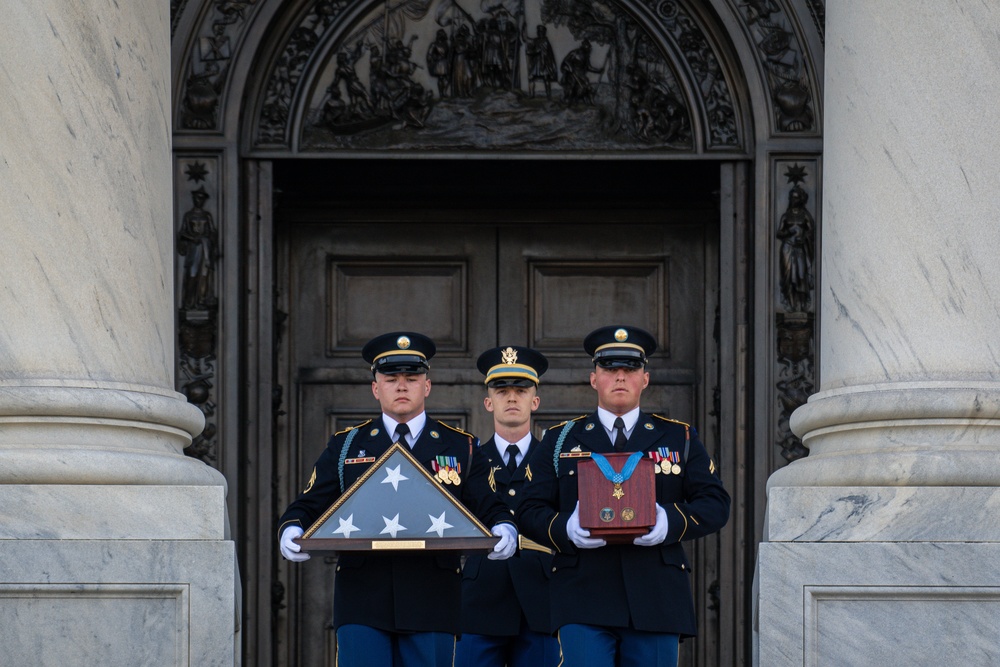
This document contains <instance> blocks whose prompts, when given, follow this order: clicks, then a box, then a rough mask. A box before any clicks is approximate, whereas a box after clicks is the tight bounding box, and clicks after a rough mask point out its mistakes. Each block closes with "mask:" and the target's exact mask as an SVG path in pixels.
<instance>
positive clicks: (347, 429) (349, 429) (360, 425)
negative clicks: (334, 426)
mask: <svg viewBox="0 0 1000 667" xmlns="http://www.w3.org/2000/svg"><path fill="white" fill-rule="evenodd" d="M372 421H373V420H372V419H368V420H366V421H363V422H361V423H360V424H355V425H354V426H348V427H347V428H345V429H344V430H343V431H337V432H336V433H334V435H340V434H341V433H347V432H348V431H353V430H354V429H356V428H362V427H363V426H367V425H368V424H371V423H372Z"/></svg>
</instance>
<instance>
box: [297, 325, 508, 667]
mask: <svg viewBox="0 0 1000 667" xmlns="http://www.w3.org/2000/svg"><path fill="white" fill-rule="evenodd" d="M434 352H435V345H434V342H433V341H431V339H430V338H428V337H427V336H423V335H421V334H418V333H413V332H395V333H390V334H384V335H382V336H378V337H376V338H374V339H372V340H371V341H369V342H368V344H367V345H365V347H364V348H363V349H362V351H361V355H362V356H363V357H364V359H365V361H367V362H368V363H369V364H371V372H372V375H373V381H372V394H373V395H374V397H375V399H376V400H377V401H378V402H379V405H380V406H381V408H382V414H381V415H380V416H379V417H376V418H374V419H370V420H368V421H366V422H364V423H362V424H358V425H357V426H354V427H352V428H349V429H346V430H344V431H341V432H339V433H336V434H334V435H333V436H332V437H331V438H330V441H329V442H328V443H327V446H326V449H325V450H324V452H323V454H322V455H321V456H320V457H319V460H318V461H317V462H316V464H315V466H314V467H313V471H312V476H311V478H310V479H309V482H308V484H307V486H306V488H305V490H304V491H303V492H302V493H301V494H300V495H299V497H298V498H297V499H296V500H295V501H294V502H293V503H292V504H291V505H289V507H288V509H287V510H285V513H284V514H283V515H282V517H281V519H280V523H279V525H280V527H279V528H278V535H279V541H280V548H281V554H282V555H283V556H284V557H285V558H286V559H288V560H290V561H295V562H298V561H303V560H307V559H308V558H309V554H308V553H305V552H303V551H302V550H301V547H300V545H299V544H297V543H296V542H294V541H293V540H294V539H295V538H297V537H300V536H301V535H302V534H303V532H304V530H305V529H306V528H308V527H309V526H310V525H311V524H312V523H313V522H314V521H316V519H317V518H319V517H320V515H321V514H323V512H325V511H326V509H327V508H328V507H330V506H331V505H332V504H333V503H334V502H335V501H336V500H337V499H338V498H339V497H340V495H341V494H342V493H344V491H345V490H347V489H348V488H350V487H351V485H352V484H353V483H354V482H355V481H356V480H358V479H359V478H361V477H362V475H364V473H365V471H367V470H368V469H369V467H370V466H371V465H372V464H373V463H374V462H375V461H376V459H377V458H378V457H379V456H381V455H382V454H383V453H385V452H386V451H387V450H388V449H389V448H390V447H391V446H392V445H393V444H394V443H396V442H399V443H400V444H401V445H405V446H406V447H408V448H409V449H410V453H411V454H412V455H413V457H414V458H416V459H417V460H418V461H419V462H420V463H421V464H423V466H424V467H425V468H426V469H427V470H428V471H429V472H430V473H432V474H433V475H435V476H436V478H437V479H438V480H439V481H440V482H441V484H442V485H443V486H444V488H446V489H448V491H450V492H451V493H452V495H454V496H455V497H456V498H457V499H458V500H460V501H461V502H462V503H463V504H464V505H465V506H466V507H467V508H468V509H469V510H470V511H471V512H472V513H473V514H475V515H476V516H477V517H478V518H479V520H480V521H482V522H483V524H485V525H486V526H492V533H493V534H494V535H496V536H497V537H500V541H499V542H498V543H497V544H496V546H495V547H494V549H493V551H492V552H491V553H490V554H489V558H491V559H498V560H502V559H505V558H509V557H510V556H511V555H513V553H514V551H515V549H516V547H517V537H518V535H517V529H516V527H515V526H514V523H513V521H512V517H511V515H510V510H508V509H507V507H506V506H505V505H504V504H503V503H501V502H500V501H499V500H498V499H497V497H496V496H495V495H494V493H493V491H492V490H491V489H490V487H489V485H488V482H487V479H488V468H487V465H486V462H485V460H484V459H482V458H481V455H480V454H479V451H478V450H479V447H478V445H479V441H478V439H477V438H476V437H475V436H473V435H470V434H468V433H465V432H464V431H460V430H458V429H456V428H454V427H452V426H449V425H448V424H446V423H444V422H441V421H435V420H431V419H430V418H428V417H427V415H426V414H425V412H424V401H425V399H426V397H427V396H428V395H429V394H430V391H431V381H430V379H429V378H428V377H427V371H428V368H429V363H428V362H429V361H430V359H431V357H432V356H434ZM460 563H461V560H460V554H459V552H457V551H436V552H407V551H396V552H392V551H385V552H379V551H343V552H341V553H340V556H339V559H338V563H337V575H336V581H335V583H334V591H333V601H334V609H333V623H334V626H335V628H336V631H337V664H338V665H340V667H366V666H368V665H401V666H403V667H451V665H452V663H453V658H454V652H455V641H456V635H458V634H459V632H460V627H459V610H460V605H461V569H460Z"/></svg>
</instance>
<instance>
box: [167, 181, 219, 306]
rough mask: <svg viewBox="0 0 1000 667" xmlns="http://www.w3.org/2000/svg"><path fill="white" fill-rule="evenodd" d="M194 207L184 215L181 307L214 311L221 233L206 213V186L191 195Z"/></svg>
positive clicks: (179, 244) (180, 243)
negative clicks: (216, 266)
mask: <svg viewBox="0 0 1000 667" xmlns="http://www.w3.org/2000/svg"><path fill="white" fill-rule="evenodd" d="M191 198H192V200H193V201H194V206H193V207H192V208H191V209H190V210H188V212H187V213H185V214H184V218H183V220H182V221H181V230H180V235H179V236H178V239H177V252H179V253H180V254H181V255H183V256H184V270H183V279H182V283H181V304H182V306H183V308H184V309H185V310H206V309H209V308H213V307H214V306H215V305H216V303H217V299H216V297H215V293H214V280H215V262H216V260H217V259H218V231H217V230H216V228H215V221H214V220H213V219H212V214H211V213H209V212H208V211H206V210H205V208H204V206H205V202H206V201H207V200H208V193H207V192H205V188H204V186H202V187H200V188H198V189H197V190H194V191H192V192H191Z"/></svg>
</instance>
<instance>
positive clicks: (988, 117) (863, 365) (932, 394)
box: [757, 0, 1000, 665]
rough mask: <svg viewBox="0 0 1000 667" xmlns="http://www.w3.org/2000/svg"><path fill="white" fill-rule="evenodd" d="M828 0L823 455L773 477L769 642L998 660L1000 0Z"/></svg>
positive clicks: (808, 415) (824, 660)
mask: <svg viewBox="0 0 1000 667" xmlns="http://www.w3.org/2000/svg"><path fill="white" fill-rule="evenodd" d="M826 16H827V41H826V45H827V51H826V86H825V95H826V100H825V105H824V109H825V114H826V118H825V126H824V136H825V147H824V164H825V174H824V178H825V181H824V188H823V191H824V203H823V211H824V215H825V222H824V227H823V244H822V247H823V256H822V265H821V290H820V295H821V296H820V302H821V316H820V353H819V357H820V373H819V380H820V391H819V393H817V394H815V395H813V396H812V397H811V398H810V400H809V402H808V403H807V404H806V405H805V406H803V407H801V408H799V409H798V410H797V411H796V412H795V414H794V415H793V418H792V428H793V429H794V431H795V433H796V434H797V435H799V436H800V437H801V438H802V440H803V442H804V444H805V445H806V446H807V447H808V448H809V451H810V454H809V456H808V457H807V458H805V459H802V460H800V461H796V462H795V463H792V464H790V465H788V466H787V467H785V468H783V469H782V470H779V471H778V472H776V473H775V474H774V475H772V477H771V479H770V480H769V482H768V519H767V525H766V527H765V531H766V534H765V539H766V540H767V541H766V542H765V543H763V544H762V545H761V549H760V555H759V561H758V568H759V573H758V578H757V583H758V588H759V600H758V612H759V664H761V665H792V664H794V665H802V664H824V665H856V664H875V663H878V662H885V663H886V664H903V663H906V664H935V663H938V662H945V661H948V662H953V661H958V662H962V663H963V664H986V663H978V662H977V661H976V660H977V659H976V658H975V656H986V655H993V656H994V657H996V656H997V655H1000V641H998V640H997V639H996V633H995V632H992V631H990V632H984V630H985V628H984V627H982V625H981V623H978V622H976V620H975V619H977V618H987V617H991V616H992V615H993V614H995V613H997V612H998V611H1000V594H998V593H997V592H996V589H995V588H993V587H995V586H996V585H997V580H996V577H995V576H991V575H990V574H989V573H988V572H986V571H984V568H982V567H981V566H979V565H977V561H978V562H982V560H983V559H985V558H989V559H996V558H998V557H1000V535H998V534H997V531H995V530H992V529H989V530H987V529H986V528H987V527H988V526H989V525H992V524H993V523H995V522H994V521H992V520H990V519H989V518H988V515H990V514H992V512H990V511H989V508H991V507H992V508H995V507H997V506H998V505H1000V488H997V487H1000V466H997V461H998V460H1000V366H998V364H997V359H998V358H1000V338H998V337H997V331H1000V291H998V289H997V287H998V285H1000V262H998V261H997V259H996V250H995V249H996V248H997V247H998V245H1000V224H998V222H1000V221H998V218H1000V212H998V211H1000V207H998V203H1000V199H998V195H997V192H996V187H995V184H994V181H995V174H996V173H997V172H998V170H1000V144H998V143H997V141H996V140H995V139H994V138H993V134H994V133H993V132H992V131H991V130H990V128H991V127H992V126H993V124H994V122H993V120H992V119H994V118H995V117H996V102H995V95H996V92H997V91H998V90H1000V67H998V61H997V55H996V54H997V52H998V47H1000V42H998V40H997V31H998V30H1000V7H998V6H995V5H992V4H989V3H986V4H984V3H980V2H974V1H972V0H961V1H959V2H955V3H950V4H947V5H944V4H941V3H933V2H925V1H921V2H916V3H914V2H909V1H906V0H885V1H880V2H860V1H846V0H838V1H831V2H830V3H828V7H827V15H826ZM967 543H976V544H971V545H970V544H967ZM987 569H991V568H987ZM942 619H944V621H946V622H944V621H942ZM942 622H944V625H943V626H942ZM929 628H934V629H935V630H934V632H933V633H930V634H933V641H931V640H930V639H926V636H927V634H928V633H927V632H926V630H927V629H929ZM848 647H852V648H850V650H845V649H846V648H848ZM859 647H860V648H859ZM886 647H892V649H891V651H889V652H881V653H880V651H882V649H885V648H886ZM855 650H857V651H863V652H861V653H857V652H853V651H855Z"/></svg>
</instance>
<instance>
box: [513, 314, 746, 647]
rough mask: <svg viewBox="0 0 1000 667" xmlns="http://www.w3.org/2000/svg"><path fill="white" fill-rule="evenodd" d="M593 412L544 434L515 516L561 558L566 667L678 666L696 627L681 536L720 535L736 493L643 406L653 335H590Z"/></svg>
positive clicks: (559, 601)
mask: <svg viewBox="0 0 1000 667" xmlns="http://www.w3.org/2000/svg"><path fill="white" fill-rule="evenodd" d="M584 349H585V350H586V352H587V353H588V354H589V355H590V356H591V358H592V360H593V362H594V371H593V372H592V373H591V375H590V384H591V386H592V387H593V388H594V390H595V391H596V392H597V402H598V408H597V411H596V412H594V413H592V414H590V415H585V416H583V417H578V418H576V419H574V420H571V421H568V422H565V423H563V424H559V425H557V426H554V427H552V428H551V429H549V430H548V431H547V432H546V434H545V436H544V438H543V439H542V443H541V449H540V451H539V456H538V457H537V458H536V460H537V468H536V467H535V465H534V464H533V466H532V467H533V469H534V475H533V478H532V481H531V483H529V484H527V485H526V486H525V490H524V496H523V498H522V500H521V504H520V505H519V506H518V509H517V513H516V517H515V518H516V520H517V524H518V527H519V528H520V530H521V532H522V533H523V534H524V535H526V536H527V537H529V538H530V539H532V540H534V541H536V542H538V543H539V544H541V545H543V546H546V547H549V548H551V549H553V550H554V551H555V552H556V553H555V556H554V558H553V563H552V576H551V580H550V586H551V600H552V610H551V613H552V626H553V628H555V629H556V630H557V637H558V639H559V643H560V650H561V652H562V655H563V662H562V664H563V665H564V666H565V667H577V666H580V665H586V666H587V667H613V666H615V665H644V666H645V665H649V666H651V667H668V666H669V667H676V665H677V655H678V643H679V640H680V639H681V638H683V637H689V636H694V635H695V634H696V632H697V627H696V619H695V611H694V604H693V600H692V596H691V583H690V569H691V568H690V564H689V562H688V559H687V556H686V554H685V552H684V549H683V547H682V546H681V542H682V541H686V540H691V539H695V538H698V537H703V536H705V535H709V534H711V533H714V532H716V531H718V530H719V529H720V528H722V527H723V526H724V525H725V523H726V521H727V520H728V518H729V505H730V498H729V494H728V493H727V492H726V490H725V489H724V488H723V486H722V481H721V480H720V479H719V476H718V471H717V469H716V467H715V464H714V462H713V461H712V459H711V457H709V455H708V452H707V451H706V450H705V447H704V446H703V445H702V443H701V441H700V440H699V439H698V434H697V432H696V431H695V429H694V428H693V427H691V426H689V425H688V424H685V423H683V422H678V421H674V420H671V419H667V418H665V417H661V416H659V415H655V414H648V413H645V412H643V411H642V410H641V409H640V408H639V403H640V398H641V396H642V391H643V390H644V389H645V388H646V387H647V386H648V384H649V373H648V372H646V370H645V368H646V364H647V362H648V358H649V355H651V354H652V353H653V351H654V350H655V349H656V341H655V339H654V338H653V336H652V335H651V334H649V333H648V332H646V331H643V330H642V329H639V328H636V327H630V326H617V325H616V326H608V327H602V328H600V329H597V330H595V331H593V332H591V333H590V334H589V335H588V336H587V337H586V339H585V340H584Z"/></svg>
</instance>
